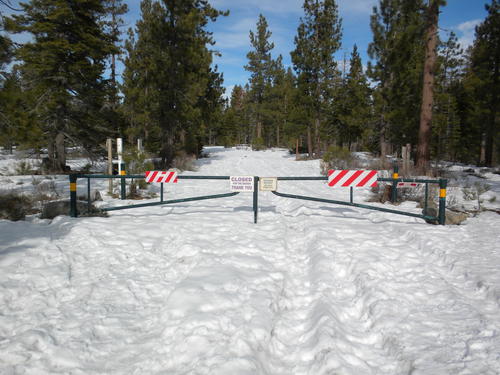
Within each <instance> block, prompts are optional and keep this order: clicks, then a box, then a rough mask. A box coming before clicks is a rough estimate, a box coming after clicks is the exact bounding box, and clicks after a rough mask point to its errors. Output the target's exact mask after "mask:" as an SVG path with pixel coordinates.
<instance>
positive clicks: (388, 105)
mask: <svg viewBox="0 0 500 375" xmlns="http://www.w3.org/2000/svg"><path fill="white" fill-rule="evenodd" d="M424 9H425V8H424V4H423V2H422V0H380V1H379V5H378V6H377V7H374V8H373V14H372V16H371V21H370V26H371V29H372V32H373V42H371V43H370V45H369V46H368V54H369V56H370V58H371V59H373V60H374V62H373V63H371V62H369V63H368V74H369V76H370V78H371V79H372V80H373V81H374V83H375V84H376V87H375V89H376V90H375V93H374V98H375V108H376V111H377V113H376V115H377V117H378V120H377V123H378V129H379V135H380V137H379V147H380V153H381V155H382V156H383V157H384V156H385V155H387V154H388V153H389V152H390V151H391V147H390V145H391V144H392V145H395V146H396V147H399V146H401V145H404V144H406V143H412V144H416V140H417V130H418V124H419V122H418V118H419V113H420V103H421V98H422V94H421V93H422V75H423V62H424V39H423V35H424V34H423V33H424V30H425V22H424V21H425V18H424V13H423V10H424Z"/></svg>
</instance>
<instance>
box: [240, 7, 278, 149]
mask: <svg viewBox="0 0 500 375" xmlns="http://www.w3.org/2000/svg"><path fill="white" fill-rule="evenodd" d="M270 37H271V32H270V31H269V30H268V24H267V20H266V18H265V17H264V16H263V15H262V14H260V15H259V20H258V21H257V31H256V32H255V33H254V32H253V31H250V44H251V45H252V47H253V49H252V50H251V51H250V52H248V53H247V59H248V64H247V65H245V69H246V70H248V71H249V72H250V81H249V84H250V91H249V93H248V95H249V97H248V99H249V101H250V103H251V105H252V107H253V113H254V117H255V119H254V121H255V140H254V141H253V142H252V143H254V144H255V145H259V146H262V145H263V144H264V139H263V133H264V131H263V122H264V108H263V107H264V101H265V100H267V98H266V95H268V93H269V90H270V87H271V83H272V82H271V74H272V69H273V60H272V58H271V50H272V49H273V48H274V43H272V42H270V41H269V38H270Z"/></svg>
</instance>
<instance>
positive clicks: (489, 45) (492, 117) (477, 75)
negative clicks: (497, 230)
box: [467, 0, 500, 166]
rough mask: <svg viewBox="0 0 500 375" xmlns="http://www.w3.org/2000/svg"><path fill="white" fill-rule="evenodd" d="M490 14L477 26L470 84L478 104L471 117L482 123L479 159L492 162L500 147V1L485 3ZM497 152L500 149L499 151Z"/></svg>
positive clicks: (471, 55)
mask: <svg viewBox="0 0 500 375" xmlns="http://www.w3.org/2000/svg"><path fill="white" fill-rule="evenodd" d="M486 11H487V12H488V15H487V16H486V19H485V20H484V21H483V22H482V23H481V24H480V25H479V26H477V27H476V38H475V40H474V44H473V46H472V49H471V51H470V66H469V70H468V77H467V81H468V85H469V87H470V92H471V94H472V95H471V97H470V99H471V100H472V101H473V102H474V104H475V110H474V113H472V114H471V118H472V121H474V122H477V123H478V124H480V128H481V150H480V153H479V162H480V164H482V165H487V166H491V165H492V163H493V156H494V150H495V147H497V148H498V147H499V142H498V129H499V127H500V124H499V123H500V119H499V115H498V113H499V108H500V78H499V68H500V3H499V2H498V0H492V2H491V4H489V5H486ZM497 152H499V153H500V151H498V149H497Z"/></svg>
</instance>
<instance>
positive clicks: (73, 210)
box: [69, 168, 447, 225]
mask: <svg viewBox="0 0 500 375" xmlns="http://www.w3.org/2000/svg"><path fill="white" fill-rule="evenodd" d="M79 178H80V179H81V178H85V179H87V197H88V202H87V203H88V207H89V210H90V206H91V202H90V181H91V179H110V178H112V179H120V180H121V199H122V200H123V199H125V180H126V179H144V175H120V176H116V175H104V174H103V175H92V174H71V175H70V176H69V179H70V216H72V217H77V216H78V210H77V180H78V179H79ZM177 178H178V179H179V180H229V179H230V178H231V176H182V175H179V176H177ZM277 180H278V181H328V177H326V176H311V177H277ZM377 181H378V182H386V183H390V184H392V195H391V201H392V202H396V200H397V184H398V183H399V182H414V183H423V184H425V203H424V209H423V213H422V214H415V213H411V212H405V211H400V210H393V209H389V208H384V207H376V206H370V205H366V204H361V203H355V202H354V198H353V195H354V194H353V189H352V187H351V188H350V201H349V202H345V201H338V200H332V199H325V198H320V197H309V196H303V195H296V194H287V193H281V192H278V191H272V193H273V194H275V195H277V196H280V197H284V198H291V199H301V200H308V201H313V202H322V203H329V204H337V205H344V206H351V207H359V208H364V209H368V210H375V211H381V212H387V213H392V214H397V215H403V216H410V217H416V218H420V219H423V220H425V221H427V222H436V223H439V224H441V225H444V224H445V221H446V216H445V207H446V186H447V180H446V179H437V180H436V179H412V178H399V176H398V173H397V168H395V170H394V173H393V175H392V178H377ZM429 184H436V185H439V209H438V215H437V216H432V215H428V207H427V202H428V194H429V189H428V186H429ZM161 185H162V186H161V190H160V191H161V194H160V200H159V201H158V202H150V203H139V204H133V205H124V206H118V207H108V208H103V209H102V210H103V211H115V210H124V209H129V208H139V207H149V206H159V205H168V204H174V203H181V202H192V201H198V200H207V199H218V198H225V197H232V196H235V195H237V194H239V192H231V193H224V194H214V195H203V196H196V197H190V198H180V199H170V200H164V199H163V183H162V184H161ZM258 199H259V177H258V176H254V191H253V213H254V223H257V216H258Z"/></svg>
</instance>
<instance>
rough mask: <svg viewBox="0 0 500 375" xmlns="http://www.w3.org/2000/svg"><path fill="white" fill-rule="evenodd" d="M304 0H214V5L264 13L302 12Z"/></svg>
mask: <svg viewBox="0 0 500 375" xmlns="http://www.w3.org/2000/svg"><path fill="white" fill-rule="evenodd" d="M302 3H303V0H279V1H269V0H213V1H211V4H212V6H214V7H215V8H216V9H220V10H225V9H229V10H231V9H236V8H237V9H239V10H244V9H251V10H252V11H253V12H255V11H256V10H257V11H260V12H263V13H267V12H269V13H297V12H302Z"/></svg>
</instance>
